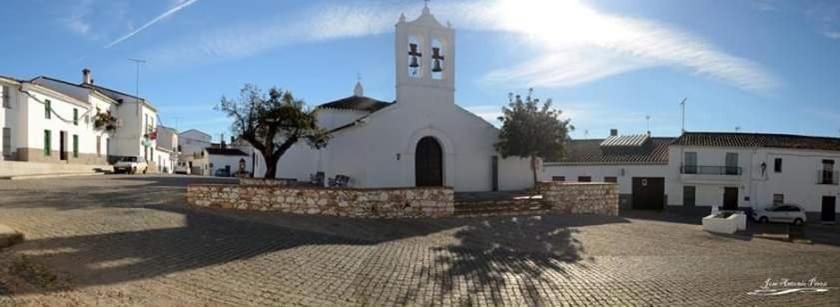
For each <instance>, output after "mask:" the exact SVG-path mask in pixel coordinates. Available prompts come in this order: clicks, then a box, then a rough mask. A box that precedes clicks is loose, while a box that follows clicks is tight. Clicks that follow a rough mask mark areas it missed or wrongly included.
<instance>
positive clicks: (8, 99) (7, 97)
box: [0, 85, 12, 109]
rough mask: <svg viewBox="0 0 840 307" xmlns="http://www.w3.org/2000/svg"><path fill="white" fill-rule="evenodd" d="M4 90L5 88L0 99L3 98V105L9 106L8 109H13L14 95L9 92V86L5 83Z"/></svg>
mask: <svg viewBox="0 0 840 307" xmlns="http://www.w3.org/2000/svg"><path fill="white" fill-rule="evenodd" d="M2 90H3V92H2V93H0V100H3V107H4V108H7V109H11V108H12V97H11V95H10V94H9V87H8V86H5V85H4V86H3V88H2Z"/></svg>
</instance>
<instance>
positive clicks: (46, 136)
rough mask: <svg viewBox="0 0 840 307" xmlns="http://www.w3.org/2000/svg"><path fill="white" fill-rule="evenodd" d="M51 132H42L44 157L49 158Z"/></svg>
mask: <svg viewBox="0 0 840 307" xmlns="http://www.w3.org/2000/svg"><path fill="white" fill-rule="evenodd" d="M51 143H52V131H49V130H44V155H45V156H49V155H50V152H51V151H52V144H51Z"/></svg>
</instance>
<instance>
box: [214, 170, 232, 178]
mask: <svg viewBox="0 0 840 307" xmlns="http://www.w3.org/2000/svg"><path fill="white" fill-rule="evenodd" d="M213 176H216V177H230V171H229V170H228V169H226V168H220V169H217V170H216V172H215V173H213Z"/></svg>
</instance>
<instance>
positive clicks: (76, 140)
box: [73, 134, 79, 158]
mask: <svg viewBox="0 0 840 307" xmlns="http://www.w3.org/2000/svg"><path fill="white" fill-rule="evenodd" d="M78 157H79V135H78V134H74V135H73V158H78Z"/></svg>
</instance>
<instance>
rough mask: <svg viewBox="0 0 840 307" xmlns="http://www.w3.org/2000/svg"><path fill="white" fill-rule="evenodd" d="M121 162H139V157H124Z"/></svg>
mask: <svg viewBox="0 0 840 307" xmlns="http://www.w3.org/2000/svg"><path fill="white" fill-rule="evenodd" d="M120 162H137V157H123V158H121V159H120Z"/></svg>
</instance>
